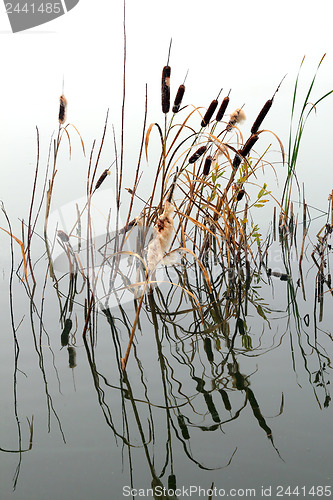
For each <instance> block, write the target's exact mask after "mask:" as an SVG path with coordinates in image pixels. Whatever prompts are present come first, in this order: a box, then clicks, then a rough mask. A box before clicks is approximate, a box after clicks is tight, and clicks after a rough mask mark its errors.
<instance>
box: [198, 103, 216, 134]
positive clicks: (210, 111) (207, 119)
mask: <svg viewBox="0 0 333 500" xmlns="http://www.w3.org/2000/svg"><path fill="white" fill-rule="evenodd" d="M217 105H218V101H217V100H216V99H214V100H213V101H212V102H211V103H210V105H209V107H208V109H207V111H206V113H205V116H204V117H203V119H202V121H201V126H202V127H206V126H207V125H208V123H209V122H210V120H211V118H212V116H213V114H214V112H215V109H216V108H217Z"/></svg>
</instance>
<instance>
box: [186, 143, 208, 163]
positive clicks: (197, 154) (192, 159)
mask: <svg viewBox="0 0 333 500" xmlns="http://www.w3.org/2000/svg"><path fill="white" fill-rule="evenodd" d="M206 149H207V146H201V148H199V149H197V150H196V152H195V153H193V155H192V156H190V158H189V160H188V162H189V163H195V162H196V161H197V160H198V159H199V158H200V156H202V155H203V154H204V152H205V151H206Z"/></svg>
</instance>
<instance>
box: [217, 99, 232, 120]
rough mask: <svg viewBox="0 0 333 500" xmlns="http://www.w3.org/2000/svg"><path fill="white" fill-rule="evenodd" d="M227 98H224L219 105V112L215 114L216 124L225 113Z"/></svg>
mask: <svg viewBox="0 0 333 500" xmlns="http://www.w3.org/2000/svg"><path fill="white" fill-rule="evenodd" d="M229 100H230V99H229V97H228V96H227V97H225V98H224V99H223V101H222V103H221V106H220V107H219V110H218V112H217V113H216V121H217V122H220V121H221V120H222V118H223V116H224V113H225V110H226V109H227V107H228V104H229Z"/></svg>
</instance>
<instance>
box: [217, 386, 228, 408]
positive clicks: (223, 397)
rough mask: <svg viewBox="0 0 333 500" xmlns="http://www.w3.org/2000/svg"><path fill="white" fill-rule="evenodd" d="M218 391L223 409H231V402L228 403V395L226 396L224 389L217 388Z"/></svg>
mask: <svg viewBox="0 0 333 500" xmlns="http://www.w3.org/2000/svg"><path fill="white" fill-rule="evenodd" d="M218 391H219V393H220V394H221V397H222V400H223V404H224V407H225V409H226V410H227V411H230V410H231V404H230V400H229V396H228V394H227V392H226V391H225V390H223V389H218Z"/></svg>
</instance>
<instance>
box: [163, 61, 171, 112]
mask: <svg viewBox="0 0 333 500" xmlns="http://www.w3.org/2000/svg"><path fill="white" fill-rule="evenodd" d="M170 75H171V68H170V66H164V68H163V71H162V111H163V113H169V110H170Z"/></svg>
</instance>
